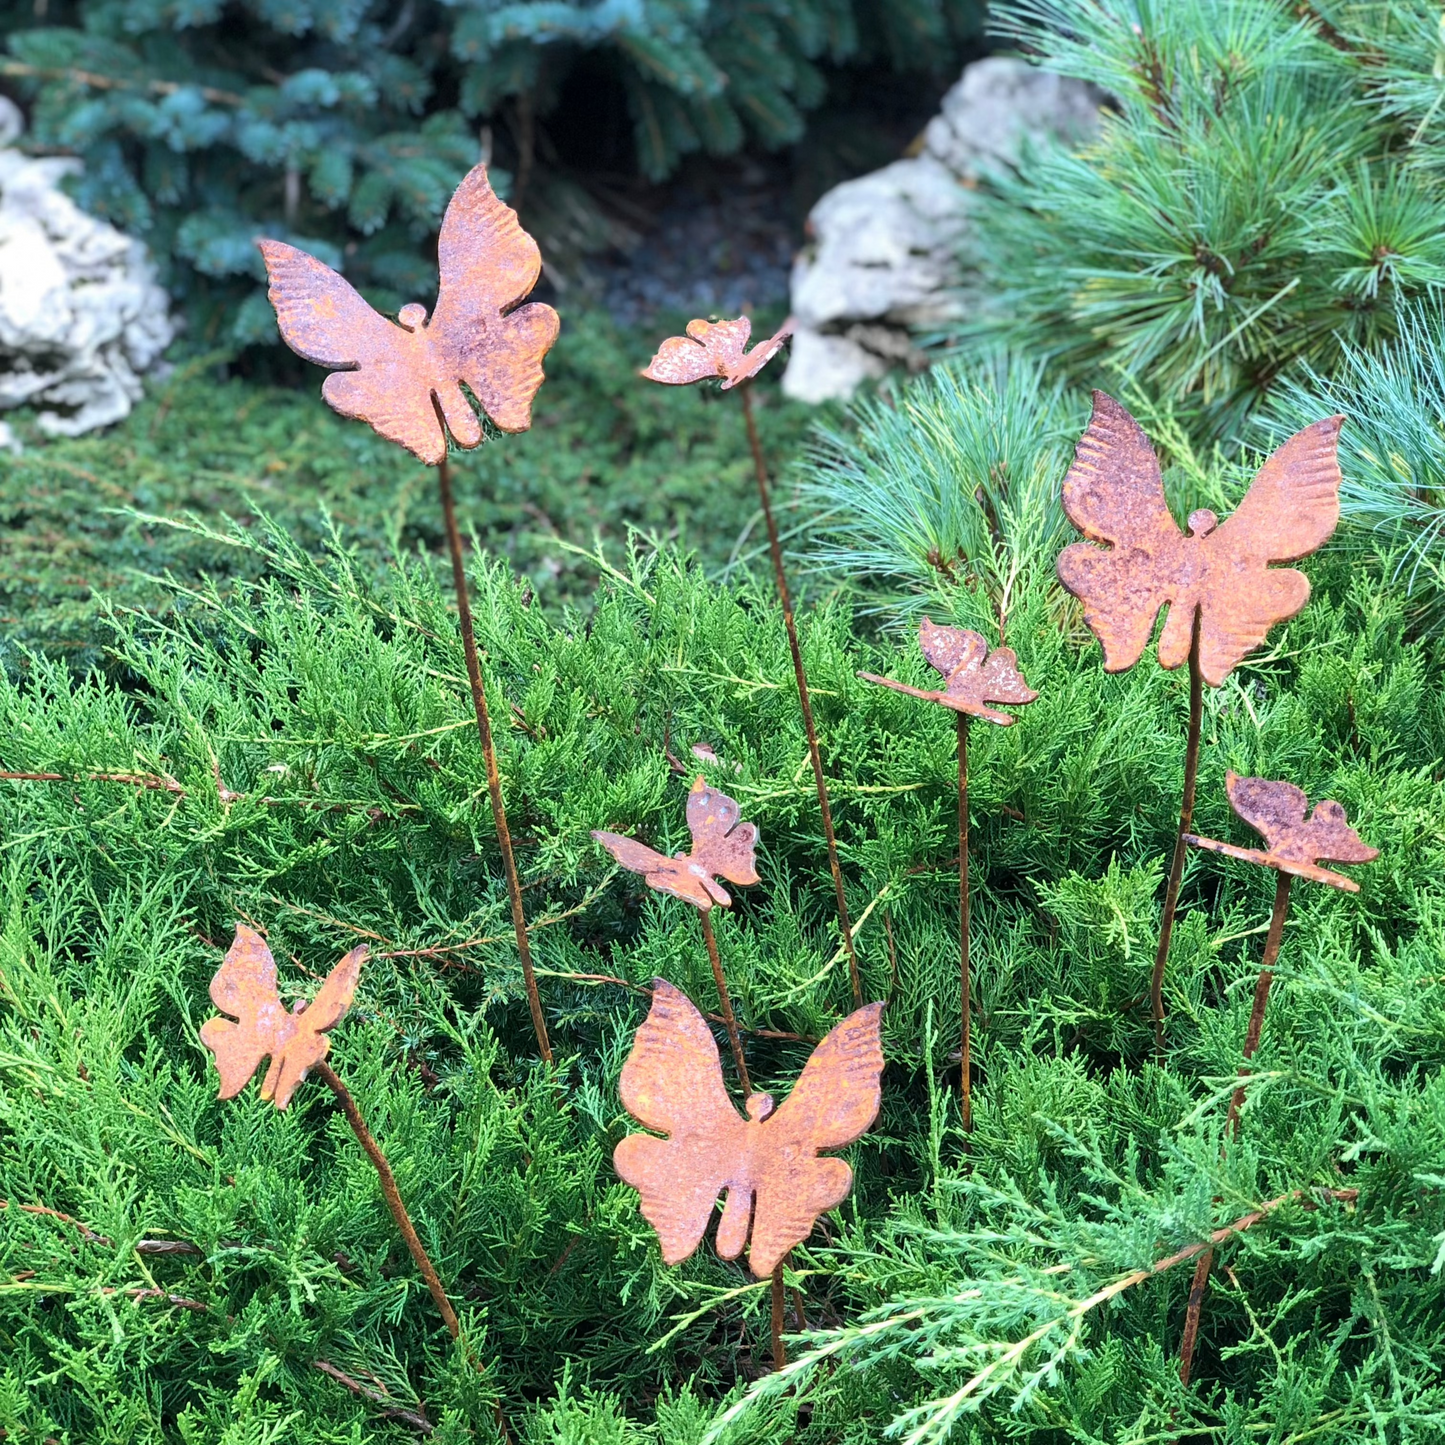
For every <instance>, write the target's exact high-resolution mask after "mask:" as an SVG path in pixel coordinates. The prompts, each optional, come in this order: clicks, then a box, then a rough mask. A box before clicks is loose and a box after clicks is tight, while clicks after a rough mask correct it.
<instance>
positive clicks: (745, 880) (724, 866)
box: [687, 777, 758, 905]
mask: <svg viewBox="0 0 1445 1445" xmlns="http://www.w3.org/2000/svg"><path fill="white" fill-rule="evenodd" d="M741 817H742V809H741V808H739V807H738V805H737V803H736V802H735V801H734V800H733V799H732V798H730V797H728V795H727V794H726V793H720V792H718V790H717V789H716V788H710V787H708V786H707V784H706V783H705V782H704V781H703V779H702V778H701V777H699V778H698V779H697V780H696V781H695V782H694V783H693V785H692V788H691V790H690V791H689V793H688V795H687V827H688V831H689V832H690V833H691V834H692V858H693V861H694V862H696V863H698V864H699V865H700V866H701V867H703V868H705V869H706V870H707V872H709V873H711V874H714V875H716V876H718V877H722V878H726V879H727V880H728V882H729V883H741V884H743V885H744V886H746V885H747V884H749V883H756V882H757V881H758V869H757V846H758V825H757V824H756V823H741V822H739V821H738V820H739V819H740V818H741ZM717 892H719V893H722V890H721V889H718V890H717ZM729 901H730V900H729V898H728V896H727V894H726V893H722V897H720V898H719V899H718V902H719V903H722V904H724V905H726V904H727V903H728V902H729Z"/></svg>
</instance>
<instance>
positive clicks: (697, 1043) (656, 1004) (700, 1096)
mask: <svg viewBox="0 0 1445 1445" xmlns="http://www.w3.org/2000/svg"><path fill="white" fill-rule="evenodd" d="M618 1092H619V1094H620V1095H621V1098H622V1106H623V1108H625V1109H626V1110H627V1112H628V1113H629V1114H631V1115H632V1117H633V1118H634V1119H636V1120H637V1122H638V1123H639V1124H641V1125H642V1126H643V1127H644V1128H646V1129H652V1130H654V1131H656V1133H658V1134H664V1135H666V1136H667V1137H666V1138H662V1139H659V1138H656V1137H654V1136H653V1135H651V1134H628V1135H627V1136H626V1137H625V1138H623V1139H622V1140H621V1141H620V1142H619V1143H618V1145H617V1148H616V1149H615V1150H613V1154H612V1162H613V1164H614V1165H615V1166H616V1169H617V1172H618V1174H620V1175H621V1176H622V1178H623V1179H624V1180H626V1182H627V1183H628V1184H630V1185H631V1186H632V1187H633V1188H634V1189H635V1190H637V1192H638V1194H639V1195H640V1196H641V1207H642V1215H643V1218H644V1219H646V1220H647V1222H648V1223H649V1224H650V1225H652V1227H653V1229H655V1230H656V1231H657V1237H658V1240H659V1242H660V1243H661V1246H662V1258H663V1260H664V1261H665V1262H666V1263H667V1264H678V1263H680V1262H681V1261H682V1260H684V1259H686V1258H687V1257H688V1256H689V1255H690V1254H691V1253H692V1252H693V1251H694V1250H695V1249H696V1248H697V1247H698V1245H699V1243H701V1241H702V1236H703V1232H704V1231H705V1230H706V1228H707V1224H708V1220H709V1218H711V1216H712V1209H713V1205H714V1204H715V1203H716V1202H717V1197H718V1193H719V1191H720V1190H721V1189H722V1188H723V1186H724V1185H725V1184H726V1183H727V1182H728V1181H729V1179H730V1178H731V1177H732V1176H733V1175H734V1174H735V1173H736V1172H737V1170H738V1168H739V1166H740V1164H741V1163H742V1156H743V1152H744V1146H745V1142H746V1137H747V1124H746V1123H745V1122H744V1120H743V1119H742V1118H741V1117H740V1116H739V1114H738V1111H737V1110H736V1109H735V1108H733V1106H732V1103H731V1102H730V1101H729V1099H728V1096H727V1090H726V1089H725V1088H724V1087H723V1075H722V1062H721V1060H720V1059H719V1058H718V1052H717V1044H716V1043H715V1042H714V1040H713V1036H712V1034H711V1032H710V1031H709V1029H708V1026H707V1023H706V1021H705V1020H704V1019H703V1016H702V1015H701V1014H700V1013H699V1012H698V1011H697V1009H696V1008H694V1007H693V1004H692V1002H691V1000H690V999H689V998H688V997H687V995H686V994H684V993H683V992H682V990H681V989H678V988H675V987H674V986H673V985H672V984H670V983H668V981H667V980H666V979H663V978H659V979H654V980H653V995H652V1007H651V1009H650V1010H649V1011H648V1014H647V1018H646V1020H645V1021H644V1022H643V1025H642V1027H641V1028H640V1029H638V1031H637V1037H636V1038H635V1039H634V1041H633V1044H632V1052H631V1053H630V1054H629V1055H628V1056H627V1062H626V1063H625V1064H624V1065H623V1066H622V1077H621V1079H620V1081H619V1085H618Z"/></svg>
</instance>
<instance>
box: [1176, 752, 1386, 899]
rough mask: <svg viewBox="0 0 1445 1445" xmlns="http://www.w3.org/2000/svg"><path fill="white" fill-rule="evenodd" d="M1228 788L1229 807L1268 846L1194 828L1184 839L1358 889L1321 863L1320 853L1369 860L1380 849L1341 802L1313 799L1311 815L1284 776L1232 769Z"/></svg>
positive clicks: (1226, 779) (1340, 860)
mask: <svg viewBox="0 0 1445 1445" xmlns="http://www.w3.org/2000/svg"><path fill="white" fill-rule="evenodd" d="M1224 790H1225V792H1226V793H1227V794H1228V796H1229V805H1230V807H1231V808H1233V809H1234V811H1235V812H1236V813H1237V814H1238V815H1239V817H1241V818H1243V819H1244V821H1245V822H1246V823H1248V824H1249V826H1250V827H1251V828H1253V829H1254V831H1255V832H1256V833H1258V834H1259V835H1260V837H1261V838H1263V839H1264V841H1265V844H1266V846H1265V848H1263V849H1259V848H1238V847H1236V846H1235V845H1234V844H1233V843H1221V842H1219V841H1218V840H1217V839H1214V838H1201V837H1199V836H1198V834H1195V833H1186V834H1185V835H1184V841H1185V842H1186V843H1190V844H1192V845H1193V846H1194V847H1196V848H1205V849H1207V850H1208V851H1209V852H1211V853H1222V854H1224V855H1225V856H1227V857H1230V858H1241V859H1243V860H1244V861H1245V862H1247V863H1260V864H1263V865H1264V866H1265V867H1267V868H1275V869H1278V870H1279V872H1281V873H1291V874H1293V875H1294V876H1295V877H1296V878H1308V879H1310V880H1311V881H1312V882H1315V883H1327V884H1329V886H1330V887H1331V888H1339V889H1342V890H1343V891H1344V892H1346V893H1358V892H1359V891H1360V885H1359V884H1358V883H1356V882H1355V880H1354V879H1353V878H1346V877H1345V875H1344V874H1343V873H1333V872H1331V871H1330V870H1329V869H1328V868H1321V867H1320V866H1319V860H1320V859H1321V858H1327V859H1329V860H1330V861H1331V862H1332V863H1369V862H1372V861H1373V860H1374V859H1376V858H1378V857H1379V856H1380V850H1379V849H1378V848H1371V847H1370V845H1369V844H1368V843H1365V842H1364V841H1362V839H1361V838H1360V835H1359V834H1358V833H1357V832H1355V830H1354V829H1353V828H1352V827H1351V826H1350V823H1349V819H1348V818H1347V817H1346V816H1345V810H1344V808H1343V807H1341V806H1340V804H1339V803H1337V802H1335V801H1334V800H1333V799H1332V798H1326V799H1325V800H1324V801H1323V802H1320V803H1316V804H1315V809H1314V812H1313V813H1311V814H1310V815H1309V817H1308V818H1307V817H1306V816H1305V812H1306V810H1307V809H1308V807H1309V799H1308V798H1307V797H1306V795H1305V792H1304V789H1303V788H1297V787H1295V785H1294V784H1293V783H1287V782H1284V781H1283V780H1274V779H1270V778H1242V777H1240V776H1239V774H1238V773H1233V772H1231V773H1226V774H1225V777H1224Z"/></svg>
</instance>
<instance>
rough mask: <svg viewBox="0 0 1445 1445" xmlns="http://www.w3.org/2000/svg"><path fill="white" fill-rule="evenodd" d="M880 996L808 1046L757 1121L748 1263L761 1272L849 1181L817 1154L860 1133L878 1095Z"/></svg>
mask: <svg viewBox="0 0 1445 1445" xmlns="http://www.w3.org/2000/svg"><path fill="white" fill-rule="evenodd" d="M882 1013H883V1005H882V1004H881V1003H873V1004H868V1005H867V1006H866V1007H865V1008H861V1009H859V1010H857V1012H855V1013H852V1014H849V1015H848V1017H847V1018H846V1019H844V1020H843V1022H842V1023H840V1024H839V1025H838V1026H837V1027H836V1028H834V1029H833V1030H832V1031H831V1032H830V1033H829V1034H828V1035H827V1037H826V1038H825V1039H824V1040H823V1042H822V1043H821V1044H819V1045H818V1047H817V1048H816V1049H814V1050H813V1055H812V1057H811V1058H810V1059H809V1060H808V1062H807V1064H806V1065H804V1067H803V1072H802V1073H801V1074H800V1075H799V1076H798V1082H797V1083H796V1084H795V1085H794V1086H793V1091H792V1093H791V1094H789V1095H788V1097H787V1099H786V1100H784V1102H783V1104H782V1106H781V1108H779V1109H778V1110H777V1111H776V1112H775V1113H774V1114H773V1115H772V1117H771V1118H769V1119H765V1120H764V1121H763V1125H762V1150H763V1157H762V1160H761V1168H759V1169H758V1170H757V1175H758V1178H757V1203H756V1205H755V1206H754V1211H753V1236H752V1247H751V1249H750V1251H749V1253H748V1263H749V1265H750V1267H751V1268H752V1271H753V1273H754V1274H755V1275H757V1276H759V1278H761V1277H762V1276H763V1275H766V1274H770V1273H771V1272H772V1270H773V1268H774V1266H776V1265H777V1264H778V1262H779V1261H780V1260H781V1259H782V1258H783V1256H784V1255H786V1254H787V1252H788V1251H789V1250H790V1249H792V1248H793V1247H794V1246H795V1245H798V1244H801V1243H802V1242H803V1241H804V1240H805V1239H806V1238H807V1237H808V1236H809V1235H810V1234H811V1233H812V1232H813V1225H814V1224H815V1223H816V1221H817V1218H818V1216H819V1215H820V1214H824V1213H826V1212H827V1211H828V1210H830V1209H834V1208H836V1207H837V1206H838V1205H839V1204H841V1203H842V1202H843V1200H844V1199H846V1198H847V1196H848V1191H849V1190H850V1189H851V1188H852V1187H853V1171H852V1169H850V1168H849V1167H848V1164H847V1163H846V1162H845V1161H844V1160H842V1159H819V1158H818V1157H817V1154H818V1151H819V1150H820V1149H839V1148H842V1146H843V1145H845V1144H851V1143H852V1142H853V1141H854V1140H855V1139H858V1138H861V1137H862V1135H863V1134H865V1133H866V1132H867V1130H868V1127H869V1125H871V1124H872V1122H873V1120H874V1119H875V1118H877V1116H878V1106H879V1103H880V1102H881V1100H882V1094H881V1092H880V1089H879V1083H878V1080H879V1076H880V1075H881V1074H882V1072H883V1045H882V1041H881V1039H880V1037H879V1021H880V1019H881V1017H882Z"/></svg>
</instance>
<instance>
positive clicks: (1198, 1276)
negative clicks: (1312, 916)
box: [1179, 870, 1294, 1385]
mask: <svg viewBox="0 0 1445 1445" xmlns="http://www.w3.org/2000/svg"><path fill="white" fill-rule="evenodd" d="M1293 881H1294V880H1293V879H1292V878H1291V876H1290V875H1289V874H1288V873H1286V872H1284V871H1283V870H1276V872H1275V875H1274V908H1273V909H1272V911H1271V912H1270V915H1269V932H1268V933H1267V934H1266V935H1265V940H1264V956H1263V958H1261V960H1260V968H1259V979H1258V980H1257V982H1256V983H1255V986H1254V1007H1253V1008H1252V1009H1251V1010H1250V1014H1249V1030H1248V1032H1247V1033H1246V1034H1245V1037H1244V1057H1245V1059H1246V1060H1248V1059H1251V1058H1253V1057H1254V1052H1255V1050H1256V1049H1257V1048H1258V1047H1259V1036H1260V1034H1261V1033H1262V1032H1263V1029H1264V1010H1265V1006H1266V1005H1267V1004H1268V1003H1269V988H1270V984H1271V983H1273V982H1274V965H1275V961H1276V960H1277V959H1278V958H1279V945H1280V940H1281V939H1282V938H1283V937H1284V922H1285V918H1286V916H1287V915H1288V914H1289V890H1290V884H1291V883H1292V882H1293ZM1248 1074H1249V1070H1248V1069H1247V1068H1241V1069H1240V1071H1239V1075H1240V1080H1241V1082H1240V1084H1239V1087H1238V1088H1237V1089H1235V1091H1234V1094H1233V1096H1232V1097H1231V1098H1230V1101H1229V1112H1228V1114H1226V1116H1225V1120H1224V1137H1225V1141H1226V1143H1227V1142H1228V1141H1229V1140H1230V1139H1234V1138H1237V1137H1238V1135H1239V1111H1240V1110H1241V1109H1242V1108H1243V1107H1244V1083H1243V1080H1244V1079H1245V1078H1246V1077H1247V1076H1248ZM1213 1266H1214V1250H1213V1249H1212V1248H1211V1249H1207V1250H1205V1251H1204V1253H1203V1254H1201V1255H1200V1256H1199V1263H1198V1264H1196V1265H1195V1267H1194V1281H1193V1283H1192V1284H1191V1285H1190V1287H1189V1304H1188V1307H1187V1308H1186V1310H1185V1312H1184V1334H1183V1336H1182V1337H1181V1338H1180V1341H1179V1383H1180V1384H1181V1385H1187V1384H1188V1383H1189V1376H1190V1374H1191V1372H1192V1371H1193V1368H1194V1347H1195V1345H1196V1344H1197V1343H1198V1340H1199V1319H1200V1316H1201V1314H1202V1313H1203V1311H1204V1292H1205V1290H1207V1289H1208V1288H1209V1271H1210V1270H1211V1269H1212V1268H1213Z"/></svg>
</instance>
